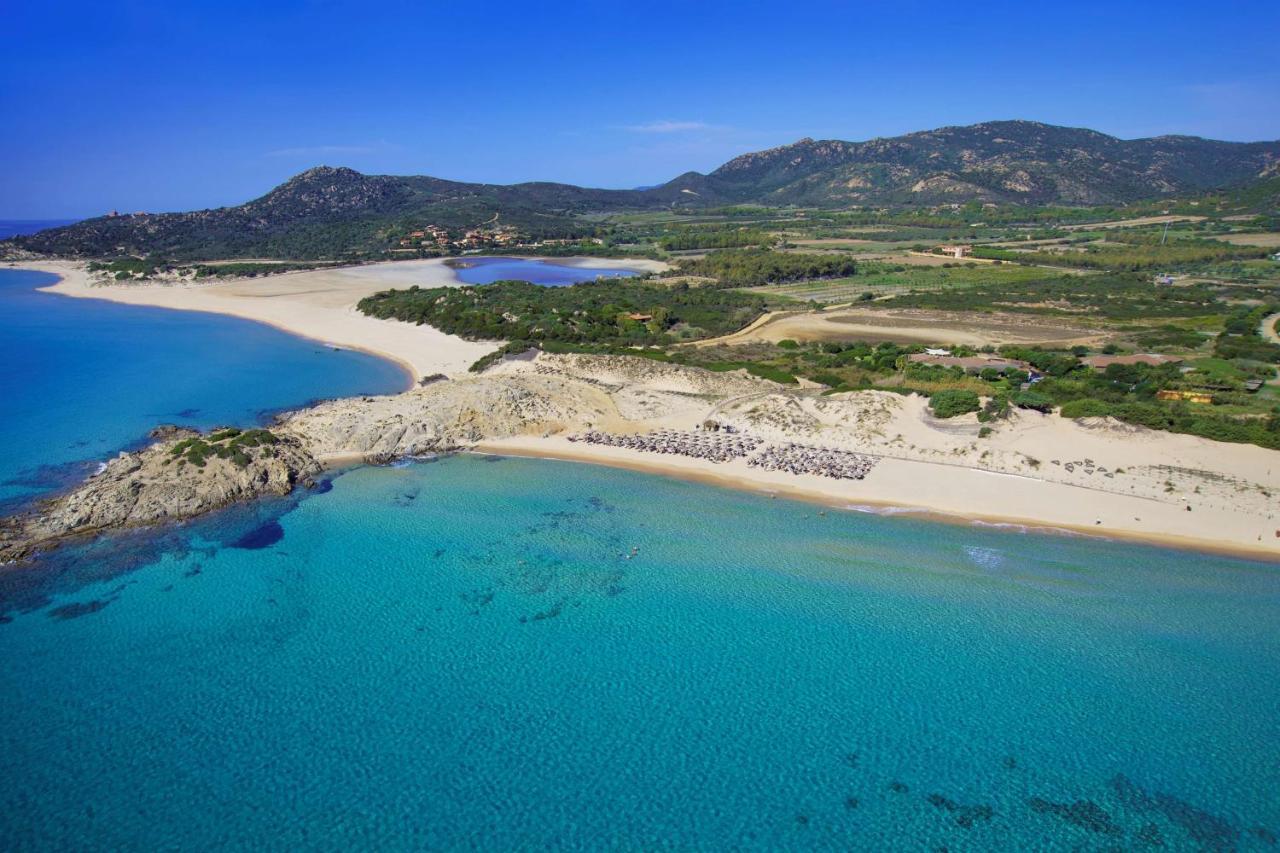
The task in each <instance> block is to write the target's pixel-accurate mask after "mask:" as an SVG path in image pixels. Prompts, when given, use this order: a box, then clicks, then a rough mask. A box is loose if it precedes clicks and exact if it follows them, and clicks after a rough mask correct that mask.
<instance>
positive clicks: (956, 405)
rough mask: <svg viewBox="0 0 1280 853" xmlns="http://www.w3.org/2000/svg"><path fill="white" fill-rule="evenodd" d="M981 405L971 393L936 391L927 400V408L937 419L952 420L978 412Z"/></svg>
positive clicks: (976, 396)
mask: <svg viewBox="0 0 1280 853" xmlns="http://www.w3.org/2000/svg"><path fill="white" fill-rule="evenodd" d="M980 406H981V404H980V403H979V402H978V395H977V394H975V393H973V392H972V391H959V390H951V391H938V392H937V393H935V394H934V395H933V396H932V397H930V398H929V408H930V409H932V410H933V414H934V416H936V417H939V418H954V417H955V416H956V415H965V414H968V413H969V412H976V411H978V409H979V407H980Z"/></svg>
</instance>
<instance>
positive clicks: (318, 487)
mask: <svg viewBox="0 0 1280 853" xmlns="http://www.w3.org/2000/svg"><path fill="white" fill-rule="evenodd" d="M332 491H333V480H330V479H327V478H326V479H323V480H316V481H315V482H314V483H313V484H312V486H311V493H312V494H313V495H327V494H329V492H332Z"/></svg>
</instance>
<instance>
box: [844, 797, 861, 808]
mask: <svg viewBox="0 0 1280 853" xmlns="http://www.w3.org/2000/svg"><path fill="white" fill-rule="evenodd" d="M859 805H861V803H859V802H858V798H857V797H845V798H844V807H845V808H846V809H848V810H849V811H853V810H854V809H856V808H857V807H858V806H859Z"/></svg>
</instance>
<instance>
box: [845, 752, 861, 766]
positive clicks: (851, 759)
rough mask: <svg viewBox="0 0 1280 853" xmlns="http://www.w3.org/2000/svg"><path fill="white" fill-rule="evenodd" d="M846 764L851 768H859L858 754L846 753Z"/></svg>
mask: <svg viewBox="0 0 1280 853" xmlns="http://www.w3.org/2000/svg"><path fill="white" fill-rule="evenodd" d="M844 763H845V764H847V765H849V766H850V767H857V766H858V753H856V752H846V753H845V755H844Z"/></svg>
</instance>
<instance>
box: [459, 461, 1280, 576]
mask: <svg viewBox="0 0 1280 853" xmlns="http://www.w3.org/2000/svg"><path fill="white" fill-rule="evenodd" d="M470 452H474V453H481V454H490V455H502V456H523V457H527V458H533V459H553V460H557V461H561V462H574V463H579V464H585V465H603V466H605V467H610V468H624V469H627V470H631V471H636V472H639V473H644V474H650V475H656V476H667V477H673V478H675V479H680V480H685V481H688V482H697V483H704V484H708V485H713V486H718V487H720V488H727V489H733V490H736V491H745V492H753V493H756V494H765V495H776V496H779V497H785V498H788V499H791V500H799V501H804V502H807V503H813V504H817V505H820V506H823V507H827V508H830V509H838V510H842V511H846V512H869V513H871V514H874V515H879V516H886V517H887V516H899V515H905V516H910V517H912V518H918V519H923V520H926V521H933V522H938V523H945V524H964V525H986V526H991V527H1009V528H1017V529H1020V530H1022V531H1023V532H1027V533H1037V534H1053V535H1066V536H1081V537H1085V538H1092V539H1107V540H1118V541H1125V542H1133V543H1136V544H1142V545H1149V546H1152V547H1156V548H1168V549H1172V550H1178V551H1192V552H1198V553H1209V554H1219V555H1225V556H1231V557H1238V558H1242V559H1247V560H1253V561H1255V562H1262V563H1268V564H1280V550H1278V549H1277V548H1275V547H1271V548H1268V547H1267V545H1266V544H1265V542H1266V540H1265V539H1264V540H1263V541H1262V542H1260V543H1258V545H1256V546H1253V545H1250V544H1248V543H1246V542H1241V541H1238V540H1235V541H1233V540H1227V539H1210V538H1205V537H1203V536H1187V535H1183V534H1180V533H1176V532H1171V530H1169V529H1164V530H1141V529H1134V528H1133V526H1132V525H1130V526H1129V527H1125V526H1124V525H1123V524H1112V523H1104V524H1093V525H1089V524H1085V523H1081V521H1080V520H1078V519H1074V518H1073V513H1072V512H1071V509H1074V508H1075V506H1073V502H1071V501H1069V500H1064V501H1062V504H1061V505H1060V507H1061V510H1062V512H1061V515H1060V517H1056V518H1046V517H1044V516H1046V515H1048V514H1049V513H1040V514H1039V515H1038V516H1028V515H1018V514H1017V513H1016V512H1014V511H1012V509H1013V507H1014V506H1016V505H1017V503H1018V500H1019V499H1018V498H1017V497H1013V498H1012V499H1011V502H1010V505H1009V507H1008V508H1009V509H1010V511H1007V512H999V511H997V512H977V511H973V510H968V509H963V508H958V507H955V506H952V505H939V504H945V503H946V502H945V501H937V500H933V501H931V500H930V498H929V496H928V495H919V494H918V495H913V496H912V499H911V500H909V501H908V500H905V499H903V497H902V496H894V495H890V494H886V492H892V491H893V490H892V488H889V489H884V488H878V487H877V480H878V479H880V480H882V481H885V480H889V479H890V478H893V477H895V475H898V474H903V473H906V474H911V473H915V474H917V475H918V476H913V477H910V479H909V481H910V482H911V483H919V484H924V485H925V487H926V488H927V484H928V482H929V478H928V476H926V475H927V474H930V473H931V474H932V475H933V477H934V478H935V479H936V478H937V477H938V476H939V474H940V473H943V472H942V469H943V468H944V466H942V465H940V464H938V463H931V462H924V461H914V460H905V459H896V458H892V457H886V458H882V459H881V460H880V463H879V464H878V465H877V466H876V467H875V468H874V469H873V470H872V472H871V474H870V475H869V476H868V477H867V479H866V480H860V481H851V480H832V479H828V478H822V477H817V476H813V475H790V474H780V473H778V472H769V471H763V470H760V469H755V468H749V467H747V466H746V465H745V464H741V463H739V462H727V463H718V464H717V463H709V462H704V461H702V460H696V459H690V458H688V457H677V456H668V455H664V456H660V457H653V456H648V455H646V454H642V453H636V452H633V451H627V450H624V449H620V448H612V447H605V446H601V445H583V444H579V443H570V442H568V441H567V440H565V439H563V438H539V437H533V436H521V437H518V438H508V439H492V440H487V441H481V442H478V443H476V444H475V445H474V446H473V447H472V448H471V449H470ZM918 466H925V469H924V470H922V471H919V470H918V471H914V472H913V471H912V470H911V469H913V468H917V467H918ZM945 467H946V468H949V469H951V470H950V471H947V472H945V473H946V474H949V475H951V476H953V477H957V478H959V479H964V480H969V481H971V482H970V483H968V484H967V485H969V486H980V484H979V483H978V481H979V480H980V479H982V478H990V481H991V482H998V481H1009V480H1014V479H1016V480H1021V481H1023V482H1024V483H1025V484H1026V485H1027V486H1029V487H1032V488H1036V489H1043V488H1049V489H1053V490H1055V491H1057V490H1069V492H1064V495H1063V496H1064V498H1065V497H1067V496H1078V495H1079V493H1080V492H1081V491H1082V489H1081V488H1080V487H1078V486H1071V485H1067V484H1062V483H1054V482H1051V481H1047V480H1041V479H1037V478H1035V477H1028V476H1025V475H1018V474H1006V473H1003V472H998V471H986V470H982V469H978V468H968V467H961V466H945ZM886 468H888V469H889V470H885V469H886ZM894 469H906V470H905V471H904V470H894ZM880 485H881V486H884V485H886V483H884V482H881V483H880ZM1098 494H1099V495H1100V496H1108V497H1110V498H1112V499H1113V501H1114V503H1115V504H1116V506H1113V507H1107V508H1106V510H1105V511H1099V512H1094V513H1084V515H1105V514H1107V513H1115V512H1117V511H1118V510H1119V504H1120V503H1123V505H1124V509H1125V510H1126V511H1130V510H1132V509H1133V508H1134V507H1135V506H1141V507H1143V511H1144V512H1148V513H1149V514H1154V515H1156V516H1163V517H1162V518H1161V519H1160V521H1162V522H1165V523H1166V525H1167V526H1169V527H1173V528H1174V529H1176V524H1177V521H1176V520H1175V519H1177V518H1178V515H1177V512H1176V511H1175V510H1176V509H1177V507H1174V506H1171V505H1169V504H1164V503H1161V502H1159V501H1155V500H1152V499H1150V498H1140V497H1130V496H1122V495H1115V494H1113V493H1109V492H1099V493H1098ZM1100 503H1107V501H1105V500H1100ZM1076 506H1078V504H1076ZM1170 514H1172V518H1169V517H1168V516H1169V515H1170Z"/></svg>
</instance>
